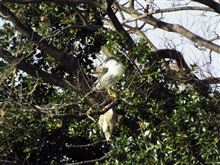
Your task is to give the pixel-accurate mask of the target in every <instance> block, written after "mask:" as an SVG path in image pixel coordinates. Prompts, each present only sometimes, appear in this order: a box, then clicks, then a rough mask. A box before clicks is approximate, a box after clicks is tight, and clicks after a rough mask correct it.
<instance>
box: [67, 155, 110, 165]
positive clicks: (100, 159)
mask: <svg viewBox="0 0 220 165" xmlns="http://www.w3.org/2000/svg"><path fill="white" fill-rule="evenodd" d="M107 158H108V154H105V155H104V156H102V157H100V158H98V159H92V160H87V161H82V162H76V163H69V164H66V165H81V164H93V163H95V162H101V161H103V160H106V159H107Z"/></svg>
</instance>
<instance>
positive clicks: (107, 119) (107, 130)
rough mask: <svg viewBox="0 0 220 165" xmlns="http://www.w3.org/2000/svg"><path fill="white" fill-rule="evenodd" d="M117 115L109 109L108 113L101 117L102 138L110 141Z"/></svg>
mask: <svg viewBox="0 0 220 165" xmlns="http://www.w3.org/2000/svg"><path fill="white" fill-rule="evenodd" d="M116 118H117V114H116V112H115V111H114V110H113V109H109V110H108V111H107V112H106V113H104V114H102V115H100V117H99V122H98V124H99V130H100V134H101V135H102V136H105V139H106V140H107V141H109V140H110V139H111V134H112V131H113V127H114V124H115V122H116Z"/></svg>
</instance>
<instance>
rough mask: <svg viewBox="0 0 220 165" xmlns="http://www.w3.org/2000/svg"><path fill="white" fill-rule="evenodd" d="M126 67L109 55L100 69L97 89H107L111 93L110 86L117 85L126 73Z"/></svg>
mask: <svg viewBox="0 0 220 165" xmlns="http://www.w3.org/2000/svg"><path fill="white" fill-rule="evenodd" d="M124 73H125V67H124V65H123V64H122V63H120V62H119V61H117V60H115V59H113V58H111V57H109V58H107V59H106V60H105V61H104V62H103V64H102V66H101V67H100V68H99V70H98V79H97V81H96V82H95V87H94V89H95V90H98V91H99V90H103V89H107V90H108V92H109V94H110V91H109V90H110V88H111V87H112V86H113V85H115V84H116V83H117V82H118V81H119V80H120V79H121V78H122V77H123V75H124Z"/></svg>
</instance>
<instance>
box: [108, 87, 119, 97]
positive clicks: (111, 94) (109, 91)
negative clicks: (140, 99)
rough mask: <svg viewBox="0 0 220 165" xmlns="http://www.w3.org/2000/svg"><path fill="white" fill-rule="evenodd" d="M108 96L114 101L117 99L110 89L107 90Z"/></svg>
mask: <svg viewBox="0 0 220 165" xmlns="http://www.w3.org/2000/svg"><path fill="white" fill-rule="evenodd" d="M108 94H109V96H110V97H112V98H113V99H115V98H116V97H117V94H116V93H115V92H114V91H113V90H112V89H111V88H108Z"/></svg>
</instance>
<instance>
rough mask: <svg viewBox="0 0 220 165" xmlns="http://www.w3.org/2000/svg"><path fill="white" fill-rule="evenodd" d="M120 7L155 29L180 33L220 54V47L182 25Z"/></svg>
mask: <svg viewBox="0 0 220 165" xmlns="http://www.w3.org/2000/svg"><path fill="white" fill-rule="evenodd" d="M119 6H120V8H121V9H122V10H123V11H124V12H126V13H127V14H130V15H132V16H134V17H136V18H139V19H140V20H142V21H144V22H145V23H148V24H150V25H152V26H154V27H157V28H160V29H163V30H166V31H169V32H175V33H179V34H181V35H182V36H184V37H186V38H188V39H190V40H191V41H193V42H195V43H197V44H198V45H201V46H204V47H206V48H208V49H210V50H213V51H215V52H217V53H220V46H219V45H216V44H215V43H212V42H210V41H208V40H206V39H204V38H202V37H200V36H198V35H196V34H194V33H192V32H191V31H189V30H187V29H186V28H184V27H183V26H181V25H178V24H171V23H166V22H163V21H160V20H158V19H156V18H154V17H152V16H149V15H148V14H144V15H143V14H142V13H140V12H138V11H136V10H132V9H129V8H126V7H124V6H122V5H120V4H119Z"/></svg>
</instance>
